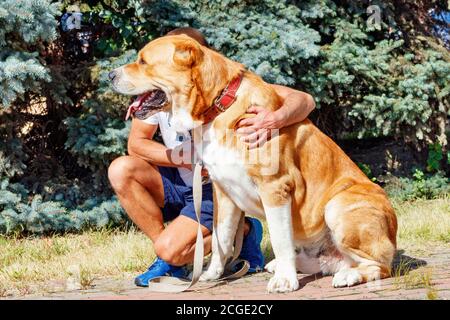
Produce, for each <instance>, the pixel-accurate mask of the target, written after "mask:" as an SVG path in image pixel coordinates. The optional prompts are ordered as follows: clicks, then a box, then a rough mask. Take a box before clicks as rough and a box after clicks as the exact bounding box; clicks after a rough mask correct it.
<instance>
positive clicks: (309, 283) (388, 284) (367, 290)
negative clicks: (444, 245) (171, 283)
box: [22, 248, 450, 300]
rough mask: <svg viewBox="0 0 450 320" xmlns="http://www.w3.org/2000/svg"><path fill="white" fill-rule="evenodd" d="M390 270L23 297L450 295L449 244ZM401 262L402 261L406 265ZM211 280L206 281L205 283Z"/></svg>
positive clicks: (125, 284)
mask: <svg viewBox="0 0 450 320" xmlns="http://www.w3.org/2000/svg"><path fill="white" fill-rule="evenodd" d="M394 266H395V267H394V270H396V271H394V272H395V273H396V274H401V275H400V276H397V277H393V278H389V279H384V280H381V281H378V282H376V283H372V284H370V285H367V284H362V285H358V286H355V287H350V288H333V287H332V286H331V277H329V276H327V277H321V276H318V275H301V274H299V280H300V289H299V290H297V291H295V292H292V293H288V294H268V293H266V285H267V282H268V280H269V279H270V277H271V275H270V274H268V273H261V274H257V275H252V276H246V277H244V278H241V279H239V280H235V281H232V282H228V283H226V284H224V285H218V286H216V287H213V288H208V289H202V286H203V287H204V286H205V285H204V284H200V285H196V286H195V287H194V289H193V290H191V291H189V292H184V293H179V294H167V293H155V292H150V291H149V290H147V289H145V288H137V287H135V286H134V284H133V279H132V278H130V279H126V280H112V279H99V280H96V281H95V282H94V287H93V288H92V289H89V290H74V291H70V292H59V293H48V294H45V295H44V296H27V297H22V298H24V299H164V300H166V299H170V300H175V299H202V300H204V299H226V300H229V299H237V300H238V299H250V300H257V299H427V298H437V299H450V248H448V249H445V250H443V251H440V252H437V253H434V254H431V255H429V256H427V257H425V258H418V257H414V258H413V257H411V256H409V255H408V254H403V253H402V252H401V251H400V252H399V254H398V255H397V257H396V260H395V263H394ZM405 266H406V267H405ZM209 285H211V284H209Z"/></svg>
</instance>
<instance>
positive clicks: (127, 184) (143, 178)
mask: <svg viewBox="0 0 450 320" xmlns="http://www.w3.org/2000/svg"><path fill="white" fill-rule="evenodd" d="M108 177H109V181H110V182H111V185H112V187H113V189H114V191H115V193H116V195H117V197H118V198H119V201H120V204H121V205H122V207H123V208H124V209H125V211H126V212H127V214H128V216H129V217H130V219H131V220H133V222H134V223H135V224H136V225H137V226H138V227H139V229H141V230H142V231H143V232H144V233H145V234H146V235H147V236H148V237H149V238H150V239H151V240H152V241H153V242H155V241H156V240H157V239H158V237H159V236H160V234H161V233H162V232H163V230H164V224H163V216H162V212H161V209H160V208H162V207H163V206H164V187H163V183H162V179H161V175H160V173H159V171H158V169H157V168H156V167H154V166H152V165H151V164H149V163H148V162H146V161H144V160H142V159H139V158H136V157H132V156H122V157H120V158H117V159H115V160H114V161H113V162H112V163H111V165H110V166H109V169H108Z"/></svg>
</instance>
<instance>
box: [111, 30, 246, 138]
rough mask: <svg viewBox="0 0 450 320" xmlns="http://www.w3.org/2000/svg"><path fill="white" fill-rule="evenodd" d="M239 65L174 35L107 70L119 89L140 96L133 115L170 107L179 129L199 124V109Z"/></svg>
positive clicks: (207, 106)
mask: <svg viewBox="0 0 450 320" xmlns="http://www.w3.org/2000/svg"><path fill="white" fill-rule="evenodd" d="M242 69H243V67H242V65H241V64H238V63H236V62H233V61H230V60H228V59H226V58H225V57H223V56H221V55H220V54H218V53H217V52H215V51H213V50H210V49H208V48H206V47H204V46H201V45H200V44H199V43H198V42H197V41H195V40H194V39H192V38H190V37H188V36H186V35H175V36H165V37H161V38H158V39H156V40H153V41H151V42H150V43H149V44H147V45H146V46H145V47H144V48H143V49H142V50H141V51H140V52H139V54H138V58H137V61H135V62H133V63H130V64H127V65H125V66H122V67H120V68H117V69H115V70H113V71H111V73H110V79H111V80H112V83H113V87H114V89H115V90H116V91H117V92H119V93H122V94H128V95H139V98H138V99H137V100H136V102H135V104H136V105H137V106H138V107H139V108H138V109H139V111H136V113H135V116H136V117H138V118H139V119H145V118H147V117H149V116H150V115H152V114H154V113H156V112H159V111H162V110H164V111H170V112H172V118H173V125H174V126H175V127H176V128H177V129H179V130H180V131H183V130H189V129H193V128H195V127H197V126H199V125H201V124H203V113H204V112H205V111H206V110H207V109H208V108H209V107H210V106H211V104H212V102H213V99H214V98H215V97H216V96H217V95H218V94H219V93H220V91H221V90H222V89H223V88H224V87H225V86H226V84H227V83H228V82H229V81H230V80H231V79H233V78H234V77H235V76H236V75H237V74H239V72H241V71H242Z"/></svg>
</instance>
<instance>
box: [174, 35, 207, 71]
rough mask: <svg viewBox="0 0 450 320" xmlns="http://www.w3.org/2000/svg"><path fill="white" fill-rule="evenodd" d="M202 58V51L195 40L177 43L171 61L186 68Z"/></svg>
mask: <svg viewBox="0 0 450 320" xmlns="http://www.w3.org/2000/svg"><path fill="white" fill-rule="evenodd" d="M202 57H203V51H202V50H201V48H200V45H199V44H198V43H197V42H196V41H195V40H190V39H186V40H184V41H177V43H176V44H175V52H174V54H173V61H174V62H175V63H176V64H178V65H180V66H184V67H187V68H190V67H192V66H194V65H196V64H197V63H198V62H199V61H200V60H201V58H202Z"/></svg>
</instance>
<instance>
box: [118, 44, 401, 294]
mask: <svg viewBox="0 0 450 320" xmlns="http://www.w3.org/2000/svg"><path fill="white" fill-rule="evenodd" d="M239 74H243V78H242V83H241V85H240V87H239V89H238V91H237V98H236V100H235V101H234V103H233V104H232V105H231V106H230V107H229V108H228V109H227V110H225V111H224V112H222V113H220V114H218V115H217V116H216V117H215V118H214V119H213V120H212V121H211V122H209V123H208V124H204V122H206V116H205V114H206V113H207V110H208V109H209V108H210V107H211V106H212V105H213V101H214V99H215V98H216V97H217V96H218V95H220V93H221V91H222V90H223V89H224V88H225V87H226V86H227V84H229V83H230V82H231V81H232V80H233V79H235V78H236V77H238V76H239ZM111 78H112V80H113V86H114V88H115V90H117V91H118V92H120V93H123V94H129V95H141V98H140V99H139V101H140V102H139V104H140V105H141V108H140V111H139V112H140V113H141V116H142V114H146V115H147V116H148V115H149V114H152V113H154V112H157V111H160V110H161V109H164V110H170V111H171V113H172V117H173V122H172V123H173V124H174V125H176V126H178V127H179V128H180V130H187V129H192V128H198V127H199V126H203V128H202V129H203V130H202V131H203V134H202V137H203V141H197V142H196V148H197V149H202V154H201V157H202V160H203V163H204V165H205V167H206V168H207V170H208V172H209V174H210V177H211V179H212V180H213V184H214V198H215V213H214V215H215V225H216V232H217V234H216V237H213V239H214V240H213V246H212V256H211V261H210V264H209V266H208V268H207V270H206V271H205V272H204V274H203V276H202V278H203V279H204V280H208V279H217V278H219V277H220V276H221V274H222V272H223V270H224V265H225V263H226V260H227V259H228V258H229V257H230V255H231V253H232V246H233V240H234V236H235V233H236V229H237V225H238V222H239V218H240V213H241V210H242V211H244V212H246V213H247V214H251V215H255V216H258V217H265V218H266V220H267V224H268V228H269V234H270V238H271V243H272V248H273V251H274V254H275V259H274V260H273V261H271V262H270V263H269V264H268V265H266V269H267V270H268V271H270V272H274V273H275V274H274V276H273V277H272V279H271V280H270V281H269V284H268V291H269V292H287V291H292V290H296V289H297V288H298V286H299V284H298V279H297V271H300V272H302V273H317V272H322V273H324V274H333V275H334V277H333V281H332V283H333V286H335V287H343V286H351V285H355V284H358V283H362V282H366V281H371V280H375V279H380V278H385V277H388V276H389V274H390V268H391V262H392V259H393V256H394V253H395V250H396V232H397V220H396V216H395V213H394V211H393V209H392V206H391V204H390V203H389V200H388V199H387V197H386V194H385V193H384V191H383V190H382V189H381V188H380V187H379V186H378V185H376V184H374V183H372V182H371V181H370V180H369V179H368V178H367V177H366V176H365V175H364V173H362V172H361V171H360V170H359V168H358V167H357V166H356V165H355V164H354V163H353V162H352V161H351V160H350V159H349V158H348V157H347V155H345V153H344V152H343V151H342V150H341V149H340V148H339V147H338V146H337V145H336V144H335V143H334V142H333V141H332V140H331V139H329V138H328V137H327V136H325V135H324V134H323V133H322V132H321V131H320V130H319V129H317V128H316V127H315V126H314V125H313V124H312V123H311V122H310V121H309V120H305V121H303V122H301V123H299V124H294V125H291V126H289V127H286V128H283V129H281V130H280V132H279V134H278V135H275V136H274V137H273V138H272V139H271V140H269V141H268V142H266V143H265V144H264V145H263V146H261V147H260V148H257V149H253V150H247V151H246V152H241V151H242V150H245V147H244V146H243V143H242V142H240V140H239V138H238V137H237V136H236V135H235V134H233V133H232V134H231V136H230V130H233V129H234V127H235V125H236V123H237V122H238V121H239V120H240V119H242V118H243V117H246V116H248V115H246V110H247V108H248V107H249V106H250V105H259V106H264V107H266V108H269V109H271V110H275V109H277V108H279V107H280V105H281V104H282V101H281V100H280V98H279V97H278V96H277V94H276V93H275V92H274V90H273V89H272V88H271V87H270V86H269V85H268V84H267V83H265V82H264V81H263V80H262V79H261V78H259V77H258V76H256V75H255V74H253V73H251V72H249V71H245V70H244V68H243V66H242V65H241V64H239V63H236V62H233V61H231V60H229V59H227V58H225V57H223V56H222V55H220V54H219V53H217V52H215V51H213V50H210V49H208V48H205V47H203V46H201V45H199V44H198V43H197V42H196V41H195V40H192V39H191V38H189V37H187V36H184V35H178V36H166V37H162V38H159V39H156V40H154V41H152V42H150V43H149V44H148V45H147V46H145V47H144V48H143V49H142V50H141V51H140V52H139V57H138V60H137V61H136V62H134V63H131V64H128V65H125V66H123V67H121V68H118V69H116V70H114V71H113V74H112V77H111ZM232 132H233V131H232ZM273 148H276V149H277V154H276V156H274V158H270V159H269V158H268V157H261V156H259V155H260V154H264V152H265V151H267V153H266V154H272V155H274V153H273V151H270V150H273ZM261 152H263V153H261ZM277 157H278V158H277ZM250 158H253V159H256V161H249V159H250ZM273 159H276V160H273ZM268 160H270V161H268ZM271 161H272V162H273V161H276V168H277V170H275V171H273V172H270V174H268V173H267V172H263V171H264V170H265V169H267V168H266V166H267V162H271ZM272 165H273V163H272Z"/></svg>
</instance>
